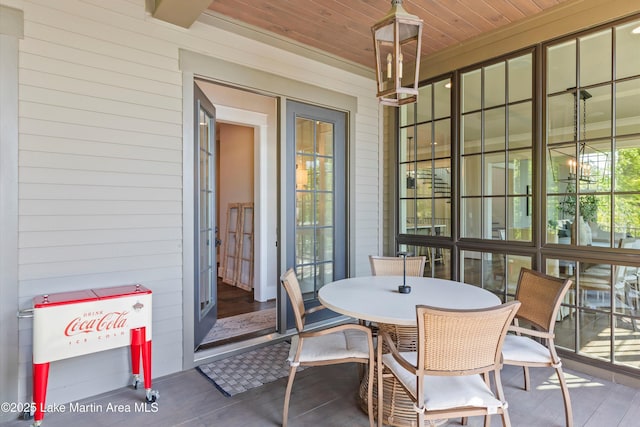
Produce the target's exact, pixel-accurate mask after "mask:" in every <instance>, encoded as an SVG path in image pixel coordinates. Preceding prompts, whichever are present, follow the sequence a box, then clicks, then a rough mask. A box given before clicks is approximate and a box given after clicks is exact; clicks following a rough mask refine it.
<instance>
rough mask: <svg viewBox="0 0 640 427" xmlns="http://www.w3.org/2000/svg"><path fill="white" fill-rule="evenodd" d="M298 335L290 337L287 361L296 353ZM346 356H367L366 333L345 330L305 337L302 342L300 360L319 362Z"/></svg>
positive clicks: (367, 342)
mask: <svg viewBox="0 0 640 427" xmlns="http://www.w3.org/2000/svg"><path fill="white" fill-rule="evenodd" d="M298 340H299V337H298V336H297V335H295V336H294V337H293V338H291V350H290V351H289V358H288V359H287V360H288V361H289V362H291V361H292V360H293V358H294V357H295V355H296V349H297V347H298ZM347 357H359V358H365V359H368V358H369V341H368V338H367V334H366V333H365V332H363V331H358V330H346V331H339V332H334V333H331V334H327V335H321V336H317V337H309V338H305V339H304V341H303V342H302V351H301V353H300V362H301V363H304V362H319V361H322V360H333V359H344V358H347Z"/></svg>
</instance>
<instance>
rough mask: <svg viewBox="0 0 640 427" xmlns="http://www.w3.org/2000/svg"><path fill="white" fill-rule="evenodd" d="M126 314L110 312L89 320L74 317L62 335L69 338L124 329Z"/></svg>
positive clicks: (123, 312)
mask: <svg viewBox="0 0 640 427" xmlns="http://www.w3.org/2000/svg"><path fill="white" fill-rule="evenodd" d="M127 314H129V312H128V311H112V312H110V313H106V314H104V315H103V316H102V317H93V318H91V319H83V318H81V317H76V318H75V319H73V320H72V321H71V322H69V324H68V325H67V327H66V328H64V334H65V335H66V336H68V337H71V336H74V335H78V334H89V333H91V332H101V331H109V330H113V329H121V328H125V327H126V324H127Z"/></svg>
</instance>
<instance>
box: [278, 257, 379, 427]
mask: <svg viewBox="0 0 640 427" xmlns="http://www.w3.org/2000/svg"><path fill="white" fill-rule="evenodd" d="M280 281H281V283H282V285H283V286H284V288H285V290H286V291H287V295H288V296H289V301H290V302H291V306H292V307H293V314H294V318H295V321H296V329H297V330H298V334H297V335H295V336H294V337H293V338H292V339H291V350H290V352H289V357H288V359H287V360H288V362H289V366H290V368H289V380H288V382H287V390H286V393H285V398H284V410H283V413H282V426H283V427H286V426H287V418H288V415H289V400H290V398H291V389H292V388H293V379H294V377H295V375H296V371H297V368H298V366H319V365H333V364H338V363H348V362H358V363H363V364H365V365H366V364H368V377H369V387H368V390H367V396H368V399H369V400H368V402H369V407H368V409H369V425H370V426H371V427H373V425H374V422H373V404H372V401H373V389H372V387H371V384H373V372H374V363H375V359H374V357H375V356H374V347H373V338H372V335H371V330H370V329H369V328H367V327H366V326H362V325H356V324H352V323H348V324H343V325H338V326H333V327H330V328H326V329H321V330H313V331H305V330H304V327H305V318H306V316H307V315H308V314H310V313H314V312H316V311H319V310H320V309H324V308H325V307H323V306H321V305H320V306H316V307H313V308H310V309H308V310H305V308H304V300H303V298H302V292H301V290H300V284H299V282H298V278H297V277H296V273H295V271H294V270H293V268H290V269H289V270H287V272H286V273H284V274H283V275H282V276H281V277H280Z"/></svg>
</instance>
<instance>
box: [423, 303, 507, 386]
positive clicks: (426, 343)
mask: <svg viewBox="0 0 640 427" xmlns="http://www.w3.org/2000/svg"><path fill="white" fill-rule="evenodd" d="M519 307H520V302H519V301H511V302H508V303H506V304H502V305H499V306H496V307H489V308H485V309H477V310H450V309H441V308H435V307H429V306H425V305H418V306H417V307H416V314H417V320H418V367H419V368H422V369H423V370H424V372H423V374H427V375H470V374H473V373H480V372H487V371H491V370H496V369H499V368H500V367H501V366H502V356H501V352H502V343H503V342H504V337H505V335H506V333H507V330H508V328H509V325H510V324H511V322H512V321H513V318H514V316H515V315H516V312H517V311H518V308H519Z"/></svg>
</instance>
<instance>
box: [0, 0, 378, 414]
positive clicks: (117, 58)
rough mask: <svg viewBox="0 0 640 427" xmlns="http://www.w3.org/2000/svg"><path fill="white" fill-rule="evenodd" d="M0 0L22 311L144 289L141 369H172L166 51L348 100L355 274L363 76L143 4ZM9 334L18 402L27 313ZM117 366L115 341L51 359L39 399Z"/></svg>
mask: <svg viewBox="0 0 640 427" xmlns="http://www.w3.org/2000/svg"><path fill="white" fill-rule="evenodd" d="M0 4H4V5H7V6H11V7H14V8H17V9H21V10H23V11H24V19H25V22H24V33H25V36H24V39H23V40H21V41H20V45H19V83H20V86H19V236H18V243H19V256H18V263H19V307H18V308H27V307H30V306H31V299H32V298H33V296H35V295H38V294H41V293H53V292H61V291H67V290H73V289H84V288H90V287H103V286H112V285H119V284H125V283H132V282H141V283H143V284H145V285H146V286H148V287H150V288H151V289H152V290H153V293H154V299H153V302H154V307H153V315H154V319H153V320H154V326H153V333H154V335H153V374H154V377H158V376H162V375H166V374H168V373H171V372H175V371H179V370H181V369H182V345H181V344H182V336H183V330H182V318H183V317H182V316H183V314H182V260H181V254H182V248H181V241H182V236H181V227H182V216H181V215H182V208H181V206H182V183H181V181H182V145H183V141H182V126H183V123H182V99H181V97H182V75H181V73H180V71H179V69H178V49H179V48H186V49H190V50H192V51H196V52H200V53H202V54H205V55H210V56H214V57H219V58H222V59H225V60H227V61H232V62H238V63H241V64H243V65H245V66H248V67H254V68H258V69H261V70H264V71H269V72H272V73H276V74H281V75H285V76H287V77H289V78H292V79H297V80H300V81H303V82H306V83H310V84H314V85H317V86H321V87H326V88H329V89H332V90H335V91H341V92H343V93H347V94H350V95H352V96H356V97H358V113H357V116H356V140H355V141H352V143H354V144H352V146H351V153H350V167H351V172H352V175H351V178H352V180H353V181H352V187H351V189H352V191H353V192H352V193H351V197H352V200H351V209H352V222H351V224H352V226H353V233H352V236H351V244H352V245H353V250H352V253H353V254H355V259H354V260H353V262H354V267H353V268H352V272H355V274H367V273H368V272H369V265H368V260H367V256H368V255H369V254H371V253H377V252H378V250H379V247H380V233H379V223H380V217H379V215H380V196H379V191H380V189H379V185H378V183H379V175H378V174H379V160H378V156H379V147H380V143H379V125H378V104H377V101H376V99H375V98H374V97H373V94H374V90H375V82H374V81H372V80H369V79H366V78H363V77H360V76H356V75H353V74H350V73H346V72H344V71H340V70H338V69H336V68H333V67H330V66H328V65H324V64H320V63H318V62H314V61H311V60H309V59H306V58H302V57H300V56H297V55H294V54H292V53H289V52H284V51H281V50H278V49H275V48H272V47H269V46H265V45H263V44H261V43H259V42H256V41H252V40H249V39H246V38H243V37H240V36H238V35H235V34H231V33H228V32H223V31H222V30H219V29H216V28H213V27H211V26H209V25H205V24H203V23H201V22H196V23H195V24H194V25H193V26H192V28H191V29H189V30H185V29H183V28H179V27H175V26H172V25H170V24H167V23H164V22H161V21H157V20H155V19H153V18H151V17H150V15H149V14H148V13H147V12H145V0H109V1H103V0H86V1H73V0H56V1H50V0H33V1H26V0H25V1H17V0H0ZM276 57H277V58H278V60H274V58H276ZM231 83H233V82H231ZM307 101H311V102H313V100H307ZM187 125H190V124H187ZM186 143H190V142H189V141H187V142H186ZM0 303H2V304H8V303H10V302H5V301H2V302H0ZM189 333H190V332H189ZM19 342H20V365H19V366H18V367H17V369H19V372H20V378H21V380H20V396H21V397H24V398H26V397H28V396H29V395H30V393H31V386H30V358H31V322H30V321H29V320H21V321H20V332H19ZM128 360H129V359H128V351H126V350H125V349H118V350H113V351H108V352H103V353H98V354H94V355H88V356H85V357H82V358H75V359H69V360H65V361H60V362H55V363H54V364H52V367H51V373H50V383H49V392H48V396H47V401H48V402H51V403H53V402H56V403H62V402H66V401H69V400H73V399H78V398H81V397H85V396H87V395H93V394H97V393H100V392H103V391H107V390H110V389H114V388H118V387H122V386H123V385H125V384H126V382H127V381H128V378H129V376H128V375H129V361H128Z"/></svg>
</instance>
